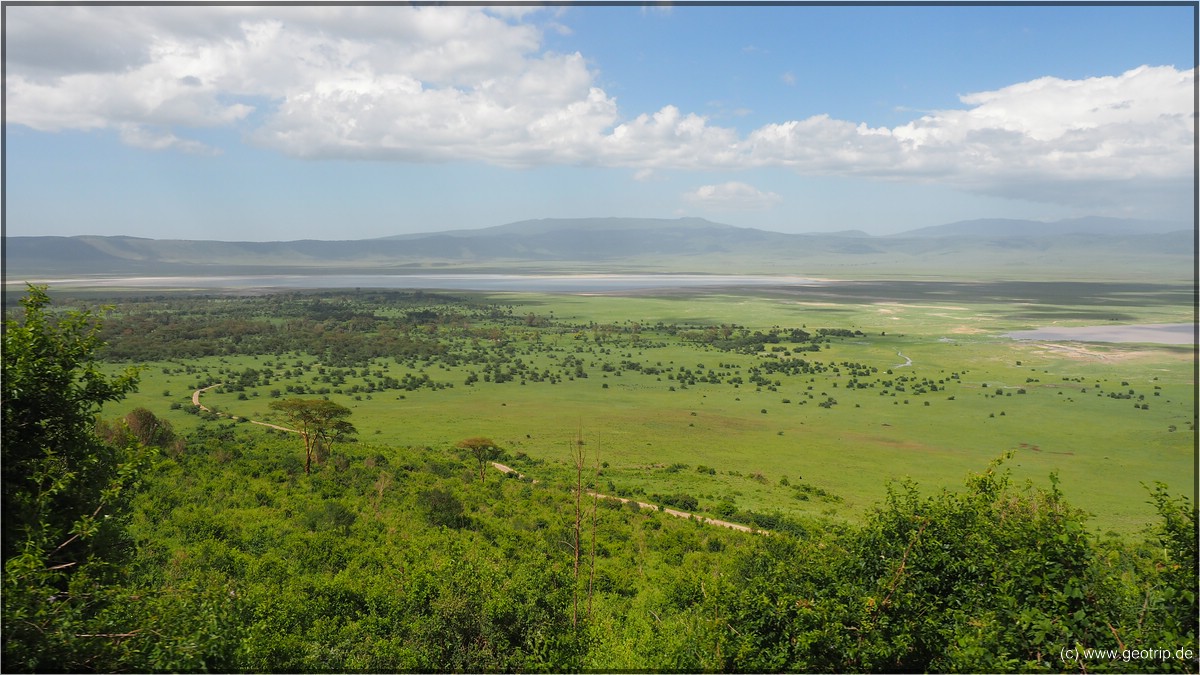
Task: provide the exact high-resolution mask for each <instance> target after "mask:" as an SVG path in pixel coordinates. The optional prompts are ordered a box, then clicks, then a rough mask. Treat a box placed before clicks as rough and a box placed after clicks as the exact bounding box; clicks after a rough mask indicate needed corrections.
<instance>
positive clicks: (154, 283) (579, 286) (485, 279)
mask: <svg viewBox="0 0 1200 675" xmlns="http://www.w3.org/2000/svg"><path fill="white" fill-rule="evenodd" d="M15 283H19V284H21V285H23V284H24V282H15V281H10V282H9V284H10V285H11V284H15ZM36 283H46V284H50V285H52V286H55V287H58V288H111V289H119V288H147V289H149V288H161V289H202V290H252V289H263V290H269V289H301V288H303V289H313V288H321V289H326V288H388V289H430V290H456V291H530V292H542V293H604V292H615V291H635V290H650V289H671V288H703V287H721V286H789V285H803V286H811V285H817V284H820V283H822V282H821V281H820V280H817V279H810V278H807V277H797V276H755V275H728V274H329V275H307V274H297V275H262V276H260V275H245V276H185V277H93V278H71V279H40V280H37V281H36Z"/></svg>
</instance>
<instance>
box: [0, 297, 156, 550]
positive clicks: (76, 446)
mask: <svg viewBox="0 0 1200 675" xmlns="http://www.w3.org/2000/svg"><path fill="white" fill-rule="evenodd" d="M50 304H51V301H50V297H49V296H48V295H47V293H46V288H45V287H44V286H30V287H29V290H28V294H27V295H26V296H25V297H24V298H22V299H21V307H22V309H23V310H24V311H23V315H22V317H21V318H20V320H6V321H5V323H4V358H3V402H4V406H3V428H2V430H0V434H2V437H3V446H2V447H3V451H2V452H3V467H4V478H3V482H4V493H3V495H4V496H3V500H4V501H3V512H4V534H3V549H2V551H3V560H4V561H5V562H7V561H8V560H9V559H10V558H11V557H12V556H14V555H17V554H20V553H26V552H33V551H39V552H40V551H46V550H47V547H48V546H53V545H56V544H58V543H61V542H63V541H64V540H66V539H67V538H68V537H70V536H71V535H72V534H79V535H82V534H84V533H85V532H86V534H87V537H85V538H86V539H88V540H89V543H88V544H86V545H82V544H83V543H82V542H81V545H77V546H73V547H69V548H68V547H64V549H63V550H58V551H56V552H55V553H54V557H53V559H52V560H50V561H47V562H49V563H51V564H66V563H69V562H78V561H80V560H83V559H84V558H85V557H86V554H87V551H88V548H89V547H90V546H91V543H98V542H101V541H104V540H105V539H106V538H111V536H113V535H112V531H113V529H114V528H112V527H110V526H107V525H106V524H105V523H104V522H103V521H104V519H102V518H98V517H99V516H100V511H101V510H103V509H104V508H105V507H106V506H107V507H109V509H110V512H109V513H108V514H106V515H113V513H112V512H111V509H112V508H114V507H115V506H116V504H114V503H113V501H114V498H115V497H116V496H117V494H116V492H119V486H120V485H121V484H122V481H123V480H124V477H123V476H121V467H122V463H123V457H122V452H121V450H120V449H119V448H116V447H112V446H110V445H107V444H105V443H102V442H100V440H99V439H97V438H96V436H95V435H94V433H93V425H94V417H95V415H96V413H98V412H99V411H100V407H101V405H103V404H104V403H105V402H108V401H115V400H118V399H120V398H122V397H123V396H124V395H125V394H127V393H128V392H130V391H132V390H133V389H135V388H136V387H137V373H136V371H135V370H133V369H129V370H127V371H126V372H125V373H123V374H121V375H118V376H115V377H108V376H106V375H105V374H104V373H103V371H102V370H101V368H100V367H99V365H98V363H97V358H96V352H97V350H98V349H99V348H100V347H101V345H102V343H101V341H100V337H99V321H98V318H97V317H96V316H95V315H93V314H91V313H90V312H85V311H72V312H68V313H66V314H63V315H61V316H55V314H54V312H53V311H52V310H51V308H50ZM114 491H115V492H114ZM49 550H51V551H52V550H54V549H49Z"/></svg>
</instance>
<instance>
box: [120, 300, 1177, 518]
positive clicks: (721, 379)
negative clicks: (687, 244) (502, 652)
mask: <svg viewBox="0 0 1200 675" xmlns="http://www.w3.org/2000/svg"><path fill="white" fill-rule="evenodd" d="M447 297H449V296H440V295H429V296H426V299H425V300H424V302H427V303H428V304H429V305H430V306H439V305H444V304H445V303H446V302H447V300H446V298H447ZM459 297H460V298H461V297H462V296H461V295H460V296H459ZM1189 298H1190V291H1189V289H1184V288H1179V287H1173V286H1158V285H1147V284H1139V285H1131V284H1122V285H1117V284H1090V283H1080V284H1066V285H1064V284H1021V283H993V284H961V283H937V282H894V283H891V282H860V283H846V284H839V285H837V286H836V287H823V288H820V289H812V288H808V289H805V290H804V291H802V292H799V291H795V290H792V289H784V288H780V289H756V290H739V289H726V290H724V291H722V292H717V293H713V292H703V293H701V292H698V291H693V292H680V293H675V294H661V295H656V296H648V295H635V296H583V295H552V294H511V293H510V294H486V295H472V296H469V297H468V298H466V299H465V300H464V301H465V302H467V303H468V304H472V303H473V304H474V305H476V306H488V307H491V308H493V309H492V312H493V315H494V316H501V317H507V318H506V320H504V321H495V322H491V321H489V320H488V319H486V318H476V319H475V320H474V321H463V322H461V323H455V322H453V321H446V320H445V319H444V318H443V319H441V320H440V321H439V320H433V319H431V320H430V321H429V322H428V323H426V324H425V325H420V326H417V325H414V326H413V327H412V331H413V333H414V334H420V335H421V336H422V338H423V339H426V340H428V341H430V342H431V343H435V344H439V345H443V346H445V347H446V351H445V352H443V353H442V354H427V355H425V356H420V355H407V356H379V357H373V358H370V359H367V360H364V361H362V362H360V363H357V364H350V365H346V364H335V363H330V362H328V355H324V356H323V355H321V354H314V353H311V352H306V351H304V350H293V351H280V352H278V353H274V354H272V353H237V352H236V350H233V351H228V350H227V351H226V353H222V354H220V355H212V356H199V357H194V358H187V359H178V358H175V359H162V360H154V361H142V362H140V363H139V365H141V366H142V367H143V374H142V386H141V390H140V392H139V393H138V394H136V395H134V396H131V397H130V398H129V399H128V400H126V401H125V402H123V403H122V404H121V405H120V406H114V407H113V408H112V409H111V410H106V411H105V414H106V415H117V414H121V413H123V412H125V411H127V410H128V409H131V408H133V407H138V406H144V407H147V408H149V409H151V410H153V411H154V412H155V413H156V414H161V415H163V416H164V417H165V418H166V419H168V420H170V421H171V422H172V423H173V424H174V425H175V426H176V427H177V428H179V429H184V430H186V429H189V428H194V427H195V426H197V425H200V424H206V423H208V422H204V421H203V420H201V419H200V418H199V417H197V416H196V415H195V414H192V412H191V411H190V410H189V408H190V407H191V406H190V398H191V392H192V391H193V390H194V389H196V388H198V387H200V386H207V385H209V384H214V383H218V382H223V383H225V385H224V386H222V387H218V388H215V389H212V390H210V391H208V392H206V393H205V394H204V399H203V400H204V404H205V405H207V406H212V407H214V408H215V409H217V410H219V411H222V412H224V413H227V414H232V415H237V416H241V417H248V418H251V419H256V420H267V421H271V420H272V419H273V418H272V415H271V412H270V410H269V408H268V403H269V401H271V400H272V399H273V398H274V397H276V396H283V397H287V396H291V395H306V396H328V397H329V398H330V399H331V400H334V401H337V402H339V403H342V404H344V405H346V406H348V407H350V408H351V409H352V410H353V422H354V424H355V425H356V426H357V427H358V429H359V431H360V438H361V439H362V440H364V441H370V442H371V443H373V444H382V445H387V446H391V447H395V448H397V449H398V451H400V450H399V449H401V448H404V447H429V448H434V449H438V448H444V449H449V448H451V447H452V446H453V444H454V443H456V442H457V441H458V440H460V439H462V438H465V437H469V436H489V437H492V438H494V439H496V440H497V441H499V442H500V443H501V444H502V445H503V446H504V447H505V448H506V449H507V450H508V452H509V455H510V457H511V456H518V457H520V456H521V455H519V454H518V453H524V456H527V457H528V458H529V461H530V462H543V464H541V465H539V466H534V465H533V464H530V465H527V468H528V473H531V474H533V475H535V476H537V477H545V478H554V477H556V476H563V477H565V475H566V473H567V465H568V462H569V455H570V447H571V443H572V442H573V439H574V438H575V436H576V434H578V433H580V432H582V435H583V437H584V439H585V441H586V443H587V444H588V449H589V452H593V451H594V452H596V453H598V454H599V457H600V459H601V460H603V461H604V462H605V463H606V464H607V466H606V467H605V468H604V469H603V476H602V477H601V487H602V488H603V489H605V490H609V491H611V492H610V493H616V494H622V495H639V494H646V495H650V494H655V493H661V494H668V493H686V494H690V495H693V496H695V497H696V498H697V500H698V502H699V505H700V506H699V508H700V510H703V511H707V512H710V513H716V512H718V511H720V510H721V509H723V508H726V509H727V508H729V505H731V504H732V505H733V506H735V507H736V508H738V509H751V510H754V511H775V510H778V511H779V512H781V513H783V514H785V515H786V514H795V515H800V514H809V515H817V514H823V515H825V516H830V517H834V518H835V519H847V520H857V519H859V518H860V517H861V516H862V514H863V513H864V511H865V510H866V509H868V508H870V507H871V506H872V505H874V504H876V503H878V502H879V500H880V499H881V498H882V497H883V496H884V494H885V490H886V486H887V484H888V482H889V481H892V480H899V479H904V478H912V479H914V480H916V481H918V482H919V483H921V484H922V485H923V486H925V487H927V488H930V489H933V488H934V487H935V486H946V487H947V488H949V489H953V488H954V487H955V486H958V485H960V484H961V477H962V476H963V475H965V474H966V473H967V472H969V471H972V470H978V469H979V468H980V467H982V466H984V465H986V464H987V462H988V461H989V460H991V459H993V458H995V457H997V456H999V455H1001V454H1003V453H1005V452H1008V451H1015V452H1016V456H1015V457H1014V459H1013V460H1012V462H1011V466H1012V467H1013V470H1014V473H1015V475H1016V476H1017V477H1018V478H1029V479H1033V480H1037V481H1039V482H1042V483H1044V480H1045V478H1046V476H1047V475H1048V474H1050V473H1057V474H1058V476H1059V477H1060V478H1061V481H1062V489H1063V490H1064V491H1065V492H1066V494H1067V496H1068V498H1069V499H1070V500H1071V501H1072V503H1074V504H1076V505H1078V506H1080V507H1082V508H1084V509H1086V510H1087V511H1089V512H1091V513H1093V514H1094V519H1093V521H1092V522H1093V525H1094V526H1095V528H1096V529H1098V530H1101V531H1115V532H1118V533H1121V534H1133V533H1136V532H1138V531H1140V529H1141V528H1142V527H1143V526H1144V525H1145V524H1146V523H1147V522H1149V521H1150V520H1151V518H1152V516H1153V509H1152V507H1151V506H1150V505H1149V504H1148V503H1147V492H1146V489H1145V488H1144V487H1143V486H1144V485H1150V484H1153V483H1154V482H1155V481H1161V482H1164V483H1167V484H1168V485H1170V486H1171V488H1172V489H1174V490H1186V489H1187V488H1188V487H1189V486H1190V485H1191V483H1192V478H1193V476H1194V475H1195V452H1194V448H1195V431H1194V429H1195V381H1194V365H1195V361H1194V350H1193V348H1192V347H1190V346H1188V347H1170V346H1160V345H1150V344H1141V345H1130V344H1122V345H1113V344H1110V345H1101V344H1081V343H1042V342H1024V341H1014V340H1009V339H1007V338H1004V337H1002V335H1003V334H1004V333H1005V332H1008V331H1010V330H1018V329H1027V328H1036V327H1040V326H1045V325H1064V326H1065V325H1090V324H1101V323H1110V322H1121V323H1171V322H1179V323H1185V322H1191V321H1192V320H1193V317H1192V310H1191V307H1190V306H1189V304H1188V299H1189ZM411 301H412V299H411V298H410V299H409V302H411ZM126 302H127V301H126ZM197 302H200V301H197ZM203 302H204V303H207V304H205V307H206V309H205V311H206V312H207V313H208V314H207V315H208V316H209V318H210V319H211V320H212V321H214V322H215V321H217V320H218V319H219V318H220V317H221V316H222V313H223V312H227V311H231V310H232V309H235V308H238V307H240V306H241V304H247V303H249V302H250V301H249V300H248V299H244V298H243V299H238V298H230V297H215V298H211V299H209V300H205V301H203ZM338 302H346V303H351V304H353V303H356V302H357V303H358V304H357V305H355V306H357V307H358V308H359V310H362V309H363V305H362V303H361V301H355V300H353V298H352V296H350V295H349V294H340V295H339V294H333V295H332V296H329V297H328V299H327V304H329V303H332V304H337V303H338ZM454 302H459V300H454V301H452V302H451V304H453V303H454ZM239 303H240V304H239ZM135 306H136V303H134V305H127V304H125V303H122V304H121V305H118V307H117V312H116V314H115V315H114V318H113V320H114V321H115V322H116V323H115V325H116V326H117V327H119V325H120V322H121V317H122V315H123V313H124V312H134V311H137V310H135V309H133V307H135ZM495 308H503V311H501V312H500V313H499V314H496V310H495ZM238 311H250V310H245V309H244V308H243V309H242V310H238ZM254 311H259V310H254ZM368 311H369V312H371V313H372V314H373V315H374V316H376V317H378V318H379V319H380V320H391V319H397V318H398V317H403V316H410V315H411V312H412V311H413V309H412V305H411V304H407V305H404V306H398V305H395V304H394V303H388V302H379V303H376V304H374V305H371V306H370V307H369V308H368ZM523 317H524V318H526V319H527V320H524V321H522V320H521V318H523ZM255 320H258V321H263V322H271V323H273V324H274V325H276V326H278V325H280V324H281V322H283V321H284V320H283V319H282V318H280V317H279V316H270V315H269V313H266V312H262V311H259V316H257V317H256V318H255ZM214 325H215V324H214ZM721 326H726V327H728V329H727V331H726V332H727V333H728V334H729V337H730V338H736V337H737V336H738V335H743V336H746V335H753V334H754V333H755V332H760V333H764V334H769V333H770V332H771V331H772V329H775V330H776V331H777V332H778V333H779V334H780V335H781V336H782V338H783V339H782V340H781V341H780V342H777V343H772V342H767V343H763V344H760V345H757V347H758V349H749V350H746V349H741V350H739V349H733V348H730V345H729V344H727V343H721V341H720V340H719V339H718V340H716V341H712V340H709V341H706V340H705V339H701V338H702V337H703V336H704V335H705V334H707V335H708V337H709V338H711V337H712V334H713V333H714V332H715V333H720V331H721V328H720V327H721ZM821 328H827V329H843V330H844V331H846V334H845V335H830V336H827V337H825V338H824V339H822V340H819V341H817V342H805V343H794V342H790V341H789V339H788V335H789V334H790V333H789V331H791V330H793V329H800V330H802V331H805V332H807V333H811V334H815V333H816V332H817V330H818V329H821ZM214 335H219V332H217V333H214ZM214 339H217V338H214ZM814 344H815V345H816V347H815V349H816V351H808V350H809V349H813V346H812V345H814ZM801 361H802V362H804V363H807V364H808V365H807V366H805V367H803V368H799V369H798V368H797V363H798V362H801ZM121 365H124V364H114V368H117V367H120V366H121ZM248 369H250V370H253V371H255V373H256V374H255V376H253V377H246V378H242V374H244V373H246V371H247V370H248ZM509 378H511V379H509ZM468 380H472V381H471V382H470V383H468ZM498 380H499V381H498ZM239 382H242V383H243V384H237V383H239ZM414 383H416V384H415V385H414ZM243 385H244V386H243ZM173 404H178V405H173ZM275 421H278V420H275ZM262 433H264V434H267V433H272V432H269V431H267V430H263V431H262ZM297 447H298V448H299V446H297Z"/></svg>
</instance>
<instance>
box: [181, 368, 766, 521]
mask: <svg viewBox="0 0 1200 675" xmlns="http://www.w3.org/2000/svg"><path fill="white" fill-rule="evenodd" d="M222 384H224V383H223V382H219V383H217V384H213V385H209V386H207V387H204V388H203V389H197V390H196V391H193V392H192V405H194V406H196V407H198V408H200V409H201V410H205V411H208V412H212V411H210V410H209V409H208V408H206V407H204V406H203V405H201V404H200V394H201V393H202V392H205V391H208V390H209V389H212V388H213V387H219V386H221V385H222ZM229 419H232V420H237V419H242V418H240V417H237V416H236V415H230V416H229ZM246 421H247V422H249V423H251V424H257V425H259V426H261V427H270V428H272V429H278V430H280V431H287V432H290V433H293V434H298V433H300V432H299V431H296V430H295V429H289V428H287V427H281V426H279V425H278V424H271V423H269V422H259V421H258V420H251V419H247V420H246ZM492 466H493V467H495V468H496V470H497V471H500V472H501V473H512V474H516V475H517V478H525V476H524V475H522V474H521V473H518V472H517V470H516V469H513V468H512V467H510V466H505V465H503V464H501V463H500V462H492ZM533 482H535V483H536V482H537V481H536V480H535V481H533ZM587 494H588V496H589V497H598V498H600V499H615V500H617V501H619V502H621V503H622V504H628V503H629V502H632V501H634V500H632V499H625V498H624V497H610V496H609V495H604V494H600V493H599V492H588V493H587ZM635 503H636V504H637V505H638V506H640V507H641V508H643V509H658V508H659V507H658V505H657V504H647V503H646V502H635ZM662 512H663V513H665V514H667V515H671V516H675V517H676V518H688V519H691V518H694V519H696V520H699V521H700V522H702V523H706V524H708V525H716V526H718V527H728V528H729V529H731V530H739V531H741V532H757V533H758V534H770V532H767V531H766V530H756V529H754V528H752V527H749V526H746V525H742V524H740V523H731V522H729V521H726V520H717V519H716V518H705V517H704V516H697V515H696V514H694V513H688V512H687V511H677V510H675V509H668V508H666V507H663V508H662Z"/></svg>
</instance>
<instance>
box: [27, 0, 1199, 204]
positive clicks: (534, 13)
mask: <svg viewBox="0 0 1200 675" xmlns="http://www.w3.org/2000/svg"><path fill="white" fill-rule="evenodd" d="M8 10H9V11H8V14H7V17H8V25H7V35H6V56H7V58H8V61H7V63H6V66H7V68H8V76H7V95H8V99H7V120H8V122H10V123H15V124H23V125H26V126H29V127H31V128H34V129H38V130H41V131H47V132H53V131H58V130H64V129H82V130H87V129H109V130H113V131H114V132H116V133H117V134H118V135H119V137H120V138H122V139H123V140H124V141H125V142H126V143H129V144H131V145H135V146H138V147H145V148H152V149H176V150H183V151H190V152H205V151H210V150H211V149H206V148H204V147H203V146H202V145H200V144H196V143H194V142H191V141H186V140H183V139H181V138H180V134H181V133H182V132H183V131H184V130H185V129H188V128H197V127H229V126H234V125H238V126H242V127H244V129H245V131H246V132H247V133H246V135H247V137H248V138H250V139H252V140H253V142H256V143H259V144H261V145H263V146H266V147H270V148H274V149H276V150H278V151H279V152H282V153H285V154H287V155H291V156H296V157H307V158H314V159H321V158H342V159H346V158H350V159H354V158H363V159H378V160H392V161H404V162H434V161H464V160H465V161H482V162H488V163H492V164H497V165H501V166H537V165H547V164H550V165H577V166H610V167H624V168H630V169H633V170H634V171H636V172H638V174H639V175H641V176H648V175H651V174H650V173H649V172H652V171H655V170H665V169H685V170H686V169H694V170H718V169H744V168H762V167H781V168H787V169H790V170H793V171H796V172H799V173H802V174H810V175H838V176H856V177H865V178H872V179H881V180H908V181H931V182H932V181H937V182H939V183H942V184H947V185H952V186H956V187H959V188H961V189H965V190H969V191H974V192H979V193H985V194H992V195H1000V196H1006V197H1012V196H1019V197H1024V198H1027V199H1034V200H1039V201H1057V202H1062V203H1081V202H1087V201H1088V200H1098V201H1102V200H1108V201H1110V202H1114V203H1115V202H1120V201H1123V200H1127V199H1138V198H1141V199H1147V198H1148V197H1147V195H1149V194H1151V193H1152V192H1153V193H1154V194H1155V195H1156V198H1158V197H1160V196H1161V194H1162V190H1163V189H1164V186H1167V189H1169V190H1173V189H1176V188H1175V187H1171V186H1179V185H1183V186H1184V187H1182V188H1179V189H1183V190H1188V191H1190V190H1191V189H1192V187H1191V186H1190V181H1191V180H1193V176H1192V168H1193V152H1192V139H1193V131H1192V130H1193V128H1194V124H1195V120H1194V117H1193V106H1194V95H1195V93H1194V76H1193V71H1192V70H1187V71H1180V70H1177V69H1175V68H1173V67H1169V66H1167V67H1141V68H1136V69H1134V70H1130V71H1128V72H1126V73H1122V74H1119V75H1114V76H1109V77H1096V78H1088V79H1082V80H1064V79H1058V78H1051V77H1046V78H1041V79H1037V80H1033V81H1030V82H1023V83H1015V84H1013V85H1011V86H1008V87H1004V88H1001V89H996V90H993V91H984V92H974V93H969V94H966V95H964V96H962V97H961V99H960V100H961V103H962V107H961V108H958V109H952V110H939V111H932V112H925V113H923V114H920V115H921V116H920V117H919V118H917V119H914V120H913V121H911V122H909V123H907V124H903V125H900V126H896V127H894V128H888V127H869V126H867V125H865V124H861V123H858V122H856V121H853V120H840V119H835V118H832V117H829V116H827V115H818V116H814V117H809V118H807V119H802V120H780V121H777V122H773V123H770V124H765V125H763V126H761V127H759V128H757V129H754V130H752V131H750V132H748V133H742V132H739V131H737V130H735V129H733V128H729V127H724V126H720V125H718V124H714V123H712V120H711V119H710V118H708V117H706V116H703V115H699V114H696V113H694V112H689V111H685V110H680V109H679V108H677V107H676V106H673V105H670V104H669V102H665V101H664V102H663V103H664V105H663V106H662V107H661V108H660V109H659V110H658V111H657V112H639V111H621V110H619V109H618V107H617V101H616V99H615V98H614V97H612V96H610V95H609V94H608V93H607V92H606V91H604V90H603V89H602V88H601V87H599V86H598V84H597V75H596V73H595V72H594V71H593V70H592V67H591V66H590V65H589V63H588V61H587V59H586V57H585V55H582V54H579V53H570V54H560V53H554V52H550V51H545V50H544V48H543V39H542V37H543V36H542V32H541V31H542V30H561V29H562V28H565V26H561V25H559V24H557V23H555V19H554V18H550V19H548V20H547V22H546V23H545V24H544V26H545V27H544V28H539V27H538V25H537V24H536V19H537V17H538V16H543V15H544V12H545V10H544V9H533V10H531V9H528V8H511V9H510V8H499V9H497V8H477V7H420V8H412V7H399V6H397V7H365V6H322V7H280V6H259V7H222V8H212V7H86V6H84V7H77V6H23V7H10V8H8ZM782 80H783V81H784V82H785V83H789V84H792V83H794V81H795V78H794V76H792V74H791V73H785V74H784V75H783V76H782ZM247 101H253V102H254V106H253V107H252V106H251V105H249V104H248V103H246V102H247ZM185 135H186V134H185ZM726 185H731V184H726ZM710 187H713V186H710ZM1155 191H1157V192H1155ZM714 194H716V193H714ZM1189 194H1190V192H1189Z"/></svg>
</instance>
